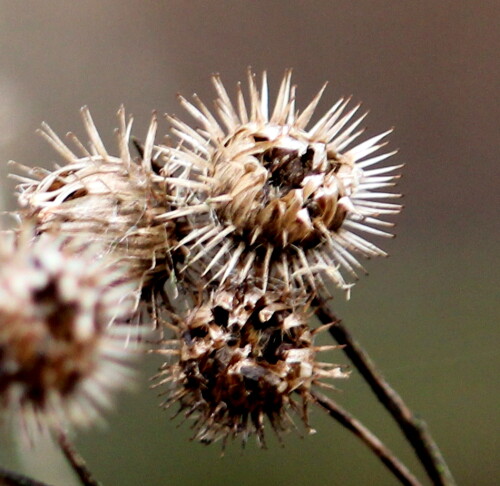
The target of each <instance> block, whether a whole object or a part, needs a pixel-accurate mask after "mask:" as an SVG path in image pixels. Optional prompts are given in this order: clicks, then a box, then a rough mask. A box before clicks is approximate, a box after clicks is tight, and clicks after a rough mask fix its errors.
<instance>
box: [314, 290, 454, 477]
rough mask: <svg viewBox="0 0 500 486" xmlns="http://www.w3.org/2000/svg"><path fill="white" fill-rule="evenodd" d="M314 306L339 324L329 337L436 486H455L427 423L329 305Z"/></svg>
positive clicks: (324, 319)
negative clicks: (370, 391) (348, 360)
mask: <svg viewBox="0 0 500 486" xmlns="http://www.w3.org/2000/svg"><path fill="white" fill-rule="evenodd" d="M315 307H316V316H317V317H318V319H319V320H320V321H321V322H322V323H323V324H329V323H331V322H336V325H334V326H332V327H331V328H330V329H329V332H330V334H331V335H332V337H333V338H334V339H335V340H336V341H337V343H338V344H340V345H343V346H344V348H343V350H344V353H346V355H347V356H348V358H349V359H350V360H351V362H352V363H353V365H354V366H355V367H356V368H357V369H358V371H359V372H360V373H361V376H362V377H363V378H364V379H365V380H366V382H367V383H368V384H369V385H370V387H371V389H372V391H373V392H374V393H375V395H376V396H377V398H378V399H379V401H380V402H381V403H382V404H383V405H384V407H385V408H386V409H387V410H388V411H389V413H390V414H391V415H392V416H393V418H394V420H395V421H396V422H397V423H398V425H399V427H400V429H401V430H402V432H403V434H404V435H405V437H406V438H407V439H408V441H409V442H410V444H411V445H412V447H413V449H414V450H415V453H416V454H417V456H418V458H419V459H420V462H421V463H422V465H423V467H424V468H425V470H426V472H427V475H428V476H429V478H430V479H431V481H432V482H433V484H434V485H436V486H455V485H456V483H455V480H454V479H453V476H452V475H451V472H450V470H449V468H448V466H447V464H446V462H445V460H444V458H443V456H442V454H441V452H440V450H439V448H438V446H437V444H436V443H435V442H434V439H433V438H432V437H431V435H430V433H429V431H428V429H427V426H426V424H425V422H424V421H423V420H421V419H419V418H417V417H415V415H414V414H413V412H412V411H411V410H410V409H409V408H408V406H407V405H406V404H405V402H404V401H403V400H402V398H401V397H400V396H399V395H398V394H397V393H396V391H395V390H394V389H393V388H391V386H390V385H389V384H388V383H387V382H386V381H385V379H384V378H383V377H382V375H381V374H380V373H379V372H378V371H377V369H376V368H375V365H374V364H373V363H372V362H371V360H370V358H369V357H368V355H367V354H366V352H365V351H364V350H363V348H362V347H361V346H360V345H359V344H358V343H357V342H356V341H355V339H354V338H353V337H352V335H351V334H350V332H349V331H348V330H347V329H346V328H345V326H343V325H342V323H341V322H340V320H339V319H338V318H337V317H336V316H335V315H334V314H333V312H331V311H330V309H329V308H328V306H327V304H326V302H324V301H321V300H319V299H317V300H316V301H315Z"/></svg>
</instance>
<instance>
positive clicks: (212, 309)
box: [156, 284, 347, 445]
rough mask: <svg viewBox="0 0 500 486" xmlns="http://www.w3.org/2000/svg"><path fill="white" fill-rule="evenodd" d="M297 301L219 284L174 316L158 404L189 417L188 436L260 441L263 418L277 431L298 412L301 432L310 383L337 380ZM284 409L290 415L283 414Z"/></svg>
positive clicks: (343, 374)
mask: <svg viewBox="0 0 500 486" xmlns="http://www.w3.org/2000/svg"><path fill="white" fill-rule="evenodd" d="M304 304H305V303H304V301H303V299H297V298H292V296H291V295H286V294H283V293H282V292H272V291H270V290H268V291H267V292H266V293H263V292H262V291H261V290H258V289H257V288H256V286H255V285H254V284H248V285H243V286H239V287H232V288H229V287H226V288H224V289H219V290H218V291H217V292H215V293H214V294H213V295H212V296H211V298H210V300H209V301H208V302H206V303H203V304H201V305H200V306H199V307H197V308H195V309H193V310H192V311H191V312H189V313H188V315H186V316H185V318H183V319H179V320H178V322H176V323H175V325H173V326H172V329H173V330H174V332H175V338H174V339H171V340H168V341H165V342H164V343H163V349H160V350H159V353H160V354H165V355H167V356H169V359H168V361H167V362H166V363H165V364H164V366H163V367H162V369H161V371H160V373H159V374H158V376H157V377H156V378H157V380H158V382H157V386H160V387H163V386H167V387H169V388H170V395H169V398H168V399H167V400H166V402H165V403H164V405H165V406H170V405H172V404H173V405H179V406H180V411H179V413H184V415H185V416H186V417H192V418H194V420H195V423H194V426H193V427H194V429H195V431H196V433H195V438H196V439H198V440H200V441H202V442H204V443H211V442H214V441H216V440H219V439H222V440H223V441H224V444H225V442H226V441H227V439H228V438H237V437H239V438H241V440H242V442H243V444H244V443H246V441H247V440H248V438H249V436H250V435H252V434H255V435H256V437H257V439H258V440H259V442H260V443H261V444H262V445H264V428H265V421H266V420H268V421H269V423H270V425H271V427H272V428H273V429H274V430H275V431H276V432H277V433H278V435H279V433H280V432H282V431H286V430H288V428H289V427H290V426H294V423H293V415H294V414H298V415H299V417H300V418H301V419H302V420H303V422H304V424H305V426H306V427H307V429H309V430H311V429H310V428H309V424H308V420H307V414H308V404H309V402H310V401H311V397H310V390H311V387H312V386H315V385H319V386H321V385H322V386H330V387H331V384H328V383H324V382H323V380H325V379H333V378H343V377H346V376H347V373H346V372H345V371H344V370H343V369H342V367H341V366H339V365H335V364H331V363H325V362H322V361H317V353H318V352H319V351H326V350H330V349H332V348H335V347H336V346H315V344H314V335H315V334H316V333H317V331H311V330H310V328H309V327H308V325H307V317H308V316H307V314H306V313H305V311H304V309H305V306H304ZM291 412H292V413H291Z"/></svg>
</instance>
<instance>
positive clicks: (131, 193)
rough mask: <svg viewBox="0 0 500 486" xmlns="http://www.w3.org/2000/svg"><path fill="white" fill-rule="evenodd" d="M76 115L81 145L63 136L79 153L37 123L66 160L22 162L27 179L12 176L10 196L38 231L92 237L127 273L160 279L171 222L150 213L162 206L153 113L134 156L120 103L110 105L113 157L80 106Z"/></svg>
mask: <svg viewBox="0 0 500 486" xmlns="http://www.w3.org/2000/svg"><path fill="white" fill-rule="evenodd" d="M82 118H83V121H84V125H85V129H86V131H87V134H88V136H89V139H90V148H89V150H87V149H86V148H85V147H84V146H83V144H82V143H81V142H80V141H79V140H78V139H77V138H76V137H75V136H74V135H72V134H69V135H68V136H69V137H70V138H71V139H72V141H73V142H74V143H75V145H76V148H77V149H78V151H79V152H80V155H77V154H76V153H74V152H73V151H72V150H71V149H70V148H69V147H68V146H66V145H65V144H64V142H63V141H62V140H61V139H60V138H59V137H58V136H57V135H56V134H55V133H54V132H53V131H52V130H51V129H50V128H49V127H48V126H47V125H46V124H44V125H43V127H42V130H41V134H42V135H43V136H44V137H45V138H46V139H47V140H48V141H49V143H50V144H51V145H52V146H53V147H54V148H55V149H56V150H57V151H58V152H59V154H60V155H62V157H63V158H64V159H65V161H66V164H65V165H64V166H62V167H58V168H56V169H55V170H54V171H48V170H45V169H40V168H33V169H32V168H27V167H23V169H24V171H26V172H28V173H29V175H30V178H24V177H18V176H16V177H17V179H19V180H20V181H21V184H19V186H18V190H19V196H18V198H19V202H20V204H21V206H23V207H25V208H26V210H25V214H24V216H26V217H28V218H30V219H34V220H35V224H36V230H37V232H38V233H44V232H47V231H48V232H57V233H62V234H66V235H78V236H79V237H85V238H88V239H89V240H92V241H98V242H100V243H101V245H102V247H103V249H104V251H105V252H109V253H113V254H114V256H115V257H116V258H122V259H123V260H125V261H126V262H127V264H128V266H129V267H130V271H131V276H132V277H134V278H138V279H141V280H142V283H143V284H144V285H147V284H148V282H149V281H150V280H151V278H152V276H153V275H154V274H155V273H161V274H163V275H165V278H167V276H168V273H169V271H170V264H169V263H167V261H168V251H169V247H170V246H171V244H170V238H171V237H172V231H171V230H172V227H171V226H169V225H166V224H165V223H162V222H159V221H158V220H157V216H158V215H160V214H162V213H164V212H165V211H166V210H167V209H168V207H169V205H168V201H167V199H168V196H167V194H166V191H165V183H164V178H163V176H161V175H160V172H161V168H160V167H158V166H157V165H156V161H155V156H154V154H153V144H154V138H155V133H156V128H157V121H156V116H154V117H153V119H152V122H151V125H150V127H149V131H148V134H147V137H146V141H145V144H144V147H143V148H141V151H142V157H141V159H140V160H134V159H133V158H132V156H131V153H130V150H129V141H130V140H129V139H130V133H131V128H132V119H129V120H128V121H127V120H126V118H125V111H124V109H123V107H122V108H121V109H120V110H119V111H118V121H119V129H118V130H117V131H116V135H117V139H118V148H119V155H118V156H112V155H110V154H109V153H108V152H107V150H106V148H105V146H104V144H103V142H102V140H101V138H100V136H99V134H98V131H97V128H96V127H95V125H94V122H93V120H92V118H91V116H90V113H89V111H88V109H87V108H86V107H84V108H82Z"/></svg>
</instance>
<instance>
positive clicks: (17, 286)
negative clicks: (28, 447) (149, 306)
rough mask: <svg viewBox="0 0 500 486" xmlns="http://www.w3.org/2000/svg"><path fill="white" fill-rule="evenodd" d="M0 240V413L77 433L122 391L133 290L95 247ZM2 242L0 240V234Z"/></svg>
mask: <svg viewBox="0 0 500 486" xmlns="http://www.w3.org/2000/svg"><path fill="white" fill-rule="evenodd" d="M31 234H32V232H31V231H23V232H22V233H21V234H20V235H19V240H18V241H17V243H16V244H14V243H12V244H7V243H6V242H5V241H0V412H2V413H3V414H5V415H7V416H8V415H11V416H13V417H14V418H15V419H16V422H15V423H17V419H19V420H20V421H21V424H22V426H23V428H24V429H25V432H26V433H27V434H28V437H30V436H31V435H32V433H33V432H35V431H36V430H46V429H47V428H51V427H54V426H60V425H66V424H74V425H87V424H89V423H91V422H93V421H94V420H96V419H98V418H99V416H100V413H101V412H102V411H103V410H104V409H106V408H109V406H110V405H111V393H112V392H113V391H114V390H115V389H118V388H121V387H128V386H130V383H131V378H132V375H133V373H132V369H131V366H130V365H131V362H132V358H133V357H134V356H136V354H137V352H136V351H133V350H131V349H130V348H128V349H127V342H128V340H129V339H131V338H132V336H133V335H134V333H135V334H136V331H135V330H134V329H132V328H131V327H130V326H129V325H126V320H127V319H128V318H129V316H130V314H131V312H132V311H133V310H134V308H135V305H136V304H135V300H136V298H137V296H135V295H134V294H133V291H134V289H135V288H136V286H137V284H136V283H134V282H131V281H130V279H129V278H128V276H127V271H125V270H124V268H123V265H122V264H120V265H119V264H117V263H111V262H109V261H107V260H103V259H100V258H98V257H97V255H98V252H96V248H95V244H90V245H89V244H88V243H83V242H81V241H80V242H77V241H75V240H70V239H67V238H55V237H53V236H51V235H48V234H44V235H42V236H41V237H40V238H38V239H37V240H35V241H34V242H31V241H30V240H31ZM4 236H5V235H4Z"/></svg>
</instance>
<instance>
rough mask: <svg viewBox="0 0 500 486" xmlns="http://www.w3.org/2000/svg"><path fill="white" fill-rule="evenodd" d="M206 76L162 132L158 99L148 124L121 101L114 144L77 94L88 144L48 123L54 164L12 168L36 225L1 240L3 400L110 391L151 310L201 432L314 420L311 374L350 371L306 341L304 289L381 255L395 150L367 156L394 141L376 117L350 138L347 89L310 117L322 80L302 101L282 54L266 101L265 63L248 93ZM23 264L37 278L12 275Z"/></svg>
mask: <svg viewBox="0 0 500 486" xmlns="http://www.w3.org/2000/svg"><path fill="white" fill-rule="evenodd" d="M213 82H214V86H215V89H216V92H217V99H216V100H215V110H213V111H211V110H210V109H208V108H207V106H206V105H205V104H204V103H203V102H202V101H200V100H199V99H198V98H197V97H196V96H195V97H194V100H193V102H189V101H187V100H186V99H184V98H182V97H181V98H180V101H181V104H182V105H183V106H184V108H186V110H187V111H188V112H189V114H190V115H191V116H192V117H193V118H194V120H195V126H191V125H190V124H187V123H185V122H183V121H181V120H179V119H178V118H176V117H174V116H168V120H169V121H170V124H171V130H170V143H169V145H168V146H166V145H161V144H159V143H157V142H156V131H157V120H156V116H153V120H152V122H151V125H150V127H149V130H148V132H147V134H146V136H145V138H144V140H143V142H140V141H138V140H140V139H132V135H131V131H132V121H131V119H129V120H127V118H126V116H125V113H124V110H123V109H121V110H120V111H119V112H118V120H119V128H118V129H117V131H116V135H117V139H118V149H119V150H118V154H117V155H110V154H109V153H108V151H107V150H106V148H105V146H104V144H103V142H102V140H101V138H100V136H99V134H98V131H97V129H96V127H95V125H94V122H93V121H92V118H91V117H90V114H89V112H88V110H87V109H86V108H84V109H83V110H82V114H83V119H84V124H85V128H86V131H87V134H88V138H89V144H88V145H85V144H83V143H81V142H80V141H79V140H78V139H77V138H76V137H75V136H74V135H72V134H69V135H68V136H69V138H70V140H71V141H72V142H73V145H74V147H75V148H74V149H71V148H70V147H69V146H68V145H67V144H66V143H64V142H63V141H62V140H61V139H60V138H59V137H58V136H57V135H56V134H55V133H54V132H53V131H52V130H51V129H50V128H49V127H47V126H45V125H44V126H43V128H42V131H41V132H42V134H43V135H44V136H45V138H47V140H48V141H49V142H50V143H51V144H52V145H53V146H54V148H55V149H56V150H57V151H58V152H59V153H60V154H61V155H62V156H63V158H64V159H65V164H64V165H63V166H61V167H57V168H56V169H55V170H54V171H48V170H44V169H29V168H26V167H24V168H23V170H24V171H25V172H26V173H27V176H26V177H18V178H19V179H20V180H21V182H20V184H19V187H18V189H19V194H18V197H19V201H20V204H21V206H22V210H21V211H20V212H19V215H20V216H21V219H22V220H23V221H28V222H29V225H30V226H31V228H32V230H31V232H30V233H29V234H30V238H26V236H24V237H23V236H22V235H26V231H24V230H18V231H17V237H16V238H15V239H17V240H18V241H19V243H15V244H14V245H13V249H10V250H8V251H4V252H3V253H2V255H4V256H3V258H4V261H3V263H2V267H1V268H0V278H1V279H2V280H1V281H0V376H2V378H3V377H4V376H7V381H5V380H2V385H0V399H1V400H0V403H2V402H9V403H10V404H11V406H12V404H14V405H15V406H16V405H17V406H19V407H22V408H23V409H27V408H29V409H30V410H32V411H33V412H34V416H35V417H38V419H37V420H38V422H40V421H41V417H43V418H45V417H47V416H50V420H53V419H56V418H58V417H59V416H60V415H61V413H62V414H63V415H64V416H65V418H66V419H67V418H70V419H71V420H70V421H73V419H72V418H73V416H78V417H80V421H82V420H81V418H82V417H88V412H87V407H86V403H87V402H92V404H93V405H94V406H93V407H91V408H92V409H93V410H95V409H96V408H99V404H100V403H101V402H107V401H108V398H109V397H108V393H107V389H108V388H109V386H108V385H107V384H108V383H111V382H113V386H115V385H116V383H120V382H121V383H126V382H127V381H128V379H125V380H109V379H108V378H109V373H110V372H113V373H116V372H120V373H121V372H122V369H123V367H122V361H124V360H125V361H126V359H125V358H126V357H128V355H129V354H131V353H130V352H129V348H127V346H126V342H127V341H130V338H131V336H133V335H134V333H133V332H132V331H133V330H136V331H137V329H139V330H140V329H141V328H143V327H146V326H147V323H148V322H151V321H152V322H153V323H154V325H155V326H156V327H157V328H159V329H161V330H162V331H163V332H162V338H161V339H160V341H159V344H158V346H157V348H156V351H157V352H158V353H160V354H163V355H167V358H166V359H167V361H166V362H165V364H164V365H163V366H162V367H161V370H160V372H159V374H158V376H157V377H156V380H157V381H156V386H157V387H159V388H162V389H163V388H165V391H166V393H167V395H168V397H167V399H166V400H165V402H164V405H165V406H170V405H172V404H174V405H177V406H178V407H179V413H182V414H184V415H185V416H186V417H191V418H193V420H194V430H195V437H196V438H198V439H200V440H201V441H203V442H206V443H210V442H213V441H215V440H219V439H222V440H223V441H225V440H226V439H228V438H232V437H238V438H241V439H242V441H243V442H246V440H247V438H248V437H249V436H250V435H252V434H254V435H256V436H257V438H258V439H259V440H260V442H261V443H263V439H264V429H265V424H266V422H268V423H270V425H271V426H272V428H273V429H274V430H276V431H277V432H278V433H279V432H281V431H285V430H287V429H288V428H289V427H290V426H291V425H293V423H294V416H297V417H299V418H300V419H301V420H302V421H303V422H304V424H305V426H306V428H308V429H309V424H308V419H307V410H308V404H309V403H310V402H311V401H312V399H311V394H310V391H311V389H312V387H315V386H323V387H324V386H326V387H333V385H332V384H331V383H330V381H331V380H334V379H337V378H342V377H345V376H347V373H346V372H345V370H344V369H343V367H342V366H341V365H336V364H332V363H330V362H323V361H321V360H319V359H318V353H320V352H322V351H327V350H331V349H332V348H334V346H319V345H318V344H316V343H315V337H316V335H317V334H318V332H319V331H321V330H322V329H325V326H323V327H319V328H316V329H314V328H312V327H311V325H310V324H309V320H310V317H311V314H312V309H311V306H312V305H313V302H314V299H315V298H316V297H319V296H321V297H325V296H328V295H330V293H331V291H332V288H334V287H340V288H341V289H343V290H345V291H347V292H349V291H350V288H351V287H352V285H353V282H354V281H355V279H356V278H357V273H359V272H360V271H364V268H363V266H362V265H361V263H360V262H359V260H358V258H359V257H360V256H361V257H365V258H370V257H373V256H383V255H385V253H384V252H383V251H382V250H381V249H380V248H378V247H377V246H375V245H374V244H373V243H371V242H370V241H368V240H367V239H365V237H364V236H362V235H364V234H371V235H375V236H391V234H390V233H388V232H387V230H386V229H387V227H390V226H392V223H389V222H386V221H385V220H384V219H381V218H384V216H386V215H392V214H396V213H398V212H399V211H400V208H401V207H400V206H399V205H398V204H394V203H392V202H389V201H388V200H389V199H391V198H395V197H399V194H394V193H392V192H385V190H386V188H388V187H391V186H393V185H394V184H395V181H396V179H397V177H398V176H397V175H395V173H397V171H398V169H399V168H400V167H401V166H381V167H380V166H379V163H380V162H382V161H384V160H385V159H387V158H388V157H390V156H391V155H393V153H394V152H389V153H383V154H376V152H377V151H379V149H380V148H382V147H383V146H384V145H385V142H384V141H383V139H384V137H385V136H386V135H387V134H388V133H389V132H385V133H382V134H380V135H378V136H375V137H372V138H370V139H368V140H365V141H363V142H361V143H359V144H356V143H355V140H356V139H357V138H358V137H359V136H360V135H361V134H362V133H363V129H359V125H360V124H361V122H362V120H363V119H364V115H363V116H360V117H358V118H356V117H355V114H356V112H357V110H358V108H359V106H356V107H354V108H348V105H349V101H350V100H349V99H346V100H343V99H341V100H339V101H338V102H337V103H335V104H334V105H333V106H332V108H330V109H329V110H328V111H327V113H326V114H325V115H324V116H322V117H321V118H319V119H318V120H316V121H315V122H314V123H311V119H312V118H313V116H314V112H315V109H316V106H317V105H318V103H319V101H320V98H321V96H322V93H323V90H324V88H323V89H322V90H321V91H320V92H319V93H318V94H317V95H316V96H315V97H314V99H313V100H312V101H311V103H310V104H309V105H308V106H306V108H305V109H304V110H302V111H299V110H297V109H296V106H295V86H293V85H292V84H291V72H286V73H285V76H284V78H283V80H282V82H281V85H280V88H279V91H278V94H277V99H276V102H275V104H274V107H273V108H272V110H270V109H269V103H268V87H267V80H266V75H265V74H264V75H263V77H262V85H261V87H260V89H259V88H258V87H257V84H256V80H255V75H254V74H253V73H251V72H249V76H248V86H249V96H247V97H245V95H244V94H243V92H242V89H241V87H240V86H239V85H238V89H237V95H236V101H235V103H233V102H232V101H231V99H230V97H229V95H228V94H227V92H226V90H225V88H224V86H223V84H222V82H221V80H220V78H219V77H218V76H214V77H213ZM245 98H246V99H245ZM353 120H354V121H353ZM131 145H135V150H136V151H137V154H136V155H132V151H133V150H134V149H133V148H132V147H131ZM22 226H25V224H23V225H22ZM23 238H24V240H26V241H24V240H23ZM21 240H23V241H22V242H21ZM45 252H46V253H47V254H45ZM110 266H111V267H110ZM21 267H22V268H23V269H25V270H23V271H32V272H33V275H34V277H33V282H36V283H33V284H29V285H25V288H23V284H22V282H23V279H22V278H21V273H19V272H21V270H19V268H21ZM110 268H112V269H110ZM7 272H8V274H9V275H12V274H13V273H16V272H17V273H19V278H18V279H17V280H9V278H10V277H6V276H5V275H7ZM30 281H31V280H30ZM9 292H10V294H9ZM16 292H17V293H16ZM19 292H20V294H19ZM18 294H19V295H18ZM21 294H22V295H21ZM24 294H26V295H24ZM14 296H15V298H14ZM15 299H18V300H15ZM23 299H25V300H23ZM113 299H117V300H116V301H113ZM23 302H26V304H23ZM125 303H128V304H127V305H126V306H125ZM122 307H127V309H126V312H125V311H124V312H122ZM21 310H22V311H23V312H20V311H21ZM35 324H36V326H38V327H36V326H35ZM35 327H36V332H35ZM14 328H15V329H14ZM38 328H39V329H38ZM136 334H137V332H136ZM118 337H120V338H122V344H123V346H122V347H121V348H120V351H119V352H118V351H116V350H115V349H116V348H115V346H116V344H117V342H118V341H119V339H117V338H118ZM18 342H19V343H21V342H22V343H23V344H22V348H23V349H30V347H29V346H28V345H27V344H26V342H29V343H30V346H31V344H32V345H33V346H35V347H36V346H38V348H37V349H36V350H34V351H33V352H32V354H33V356H35V355H36V356H37V357H38V356H41V358H40V360H39V362H37V363H34V361H33V360H34V359H35V358H34V357H33V356H31V355H30V354H29V353H28V354H27V356H24V355H22V353H17V354H16V346H17V344H16V343H18ZM33 349H34V348H33ZM132 354H133V353H132ZM59 367H61V368H64V370H63V371H64V372H63V371H61V369H59ZM45 368H46V369H45ZM35 369H36V370H37V371H36V372H35V371H33V370H35ZM35 376H36V378H35ZM4 382H5V385H4ZM96 404H97V405H96ZM24 415H25V416H26V415H27V414H24Z"/></svg>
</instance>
